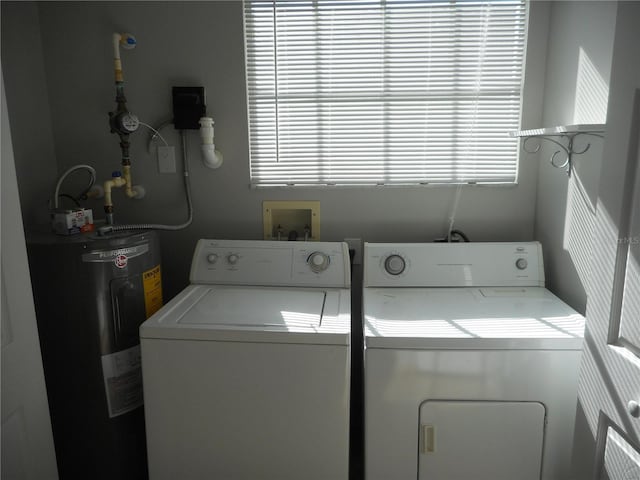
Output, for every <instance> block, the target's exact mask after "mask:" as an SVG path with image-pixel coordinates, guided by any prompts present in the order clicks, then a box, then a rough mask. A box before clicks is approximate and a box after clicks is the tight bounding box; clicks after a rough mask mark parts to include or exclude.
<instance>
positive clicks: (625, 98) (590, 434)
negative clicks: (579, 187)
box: [573, 2, 640, 480]
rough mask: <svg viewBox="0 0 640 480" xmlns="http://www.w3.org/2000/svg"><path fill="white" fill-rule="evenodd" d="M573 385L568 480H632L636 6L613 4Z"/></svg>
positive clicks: (637, 435) (638, 309) (637, 413)
mask: <svg viewBox="0 0 640 480" xmlns="http://www.w3.org/2000/svg"><path fill="white" fill-rule="evenodd" d="M617 8H618V14H617V19H616V34H615V42H614V49H613V52H614V53H613V63H612V69H611V82H610V95H609V110H608V113H607V128H606V135H605V140H604V148H603V154H602V155H603V162H602V171H601V176H600V185H599V189H598V199H597V206H596V219H595V225H594V226H595V230H594V236H593V249H594V252H593V253H594V254H593V261H592V265H591V275H592V285H593V287H592V289H591V290H590V295H589V298H588V300H587V312H586V317H587V328H586V334H585V347H584V351H583V356H582V365H581V371H580V381H579V388H578V415H577V417H576V435H575V442H574V445H575V448H574V455H573V465H574V475H573V478H574V479H575V480H635V479H638V478H640V471H639V468H640V463H639V461H638V459H639V457H638V451H640V448H639V446H640V418H639V417H640V410H639V409H636V408H634V405H635V404H634V403H633V402H640V356H639V354H640V268H639V265H640V205H639V204H640V168H639V167H638V164H639V163H640V153H639V147H640V61H639V58H640V57H638V45H640V29H638V25H639V24H640V2H618V7H617Z"/></svg>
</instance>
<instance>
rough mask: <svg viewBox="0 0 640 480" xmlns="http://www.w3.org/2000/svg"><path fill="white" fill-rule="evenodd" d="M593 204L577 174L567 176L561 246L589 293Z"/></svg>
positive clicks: (593, 216) (593, 218)
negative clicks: (567, 253)
mask: <svg viewBox="0 0 640 480" xmlns="http://www.w3.org/2000/svg"><path fill="white" fill-rule="evenodd" d="M594 220H595V205H593V204H592V202H591V199H590V197H589V195H588V194H587V192H586V190H585V187H584V185H583V184H582V182H581V181H580V177H579V176H578V175H575V174H574V175H572V176H571V177H570V178H569V185H568V192H567V209H566V211H565V222H564V239H563V248H564V249H565V250H566V251H567V252H569V255H570V256H571V260H572V262H573V264H574V266H575V268H576V271H577V273H578V277H579V278H580V282H581V283H582V285H583V287H584V288H585V290H586V292H587V293H589V278H590V272H591V252H592V242H593V240H592V236H593V228H594Z"/></svg>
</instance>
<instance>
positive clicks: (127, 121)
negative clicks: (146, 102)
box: [104, 33, 144, 224]
mask: <svg viewBox="0 0 640 480" xmlns="http://www.w3.org/2000/svg"><path fill="white" fill-rule="evenodd" d="M112 38H113V62H114V73H115V85H116V105H117V107H116V111H115V112H109V125H110V126H111V133H117V134H118V136H119V137H120V149H121V151H122V162H121V164H122V177H120V175H118V176H117V177H113V178H112V179H110V180H107V181H106V182H104V190H105V201H104V212H105V214H106V216H107V224H112V223H113V202H112V200H111V190H112V188H114V187H122V186H124V187H126V188H125V194H126V196H127V197H128V198H142V197H143V196H144V189H143V188H142V187H140V186H133V181H132V177H131V159H130V157H129V147H130V143H129V135H130V134H131V133H133V132H135V131H136V130H137V129H138V126H139V123H140V122H139V120H138V118H137V117H136V116H135V115H133V114H132V113H130V112H129V110H128V109H127V99H126V98H125V96H124V75H123V73H122V61H121V60H120V47H121V46H122V48H125V49H132V48H134V47H135V46H136V39H135V37H134V36H133V35H131V34H129V33H122V34H121V33H114V34H113V37H112ZM116 178H117V180H116Z"/></svg>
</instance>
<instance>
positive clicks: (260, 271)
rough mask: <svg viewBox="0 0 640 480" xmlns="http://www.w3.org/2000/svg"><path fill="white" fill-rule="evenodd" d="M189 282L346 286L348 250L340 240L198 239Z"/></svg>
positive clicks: (348, 283) (348, 269)
mask: <svg viewBox="0 0 640 480" xmlns="http://www.w3.org/2000/svg"><path fill="white" fill-rule="evenodd" d="M190 281H191V283H198V284H200V283H204V284H221V285H264V286H280V285H282V286H322V287H335V288H345V287H349V286H350V285H351V270H350V262H349V250H348V246H347V244H346V243H342V242H276V241H265V240H208V239H202V240H200V241H198V244H197V246H196V249H195V252H194V255H193V260H192V263H191V275H190Z"/></svg>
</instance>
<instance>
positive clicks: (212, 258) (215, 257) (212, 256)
mask: <svg viewBox="0 0 640 480" xmlns="http://www.w3.org/2000/svg"><path fill="white" fill-rule="evenodd" d="M217 261H218V255H216V254H215V253H210V254H209V255H207V262H208V263H210V264H211V265H213V264H214V263H216V262H217Z"/></svg>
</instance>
